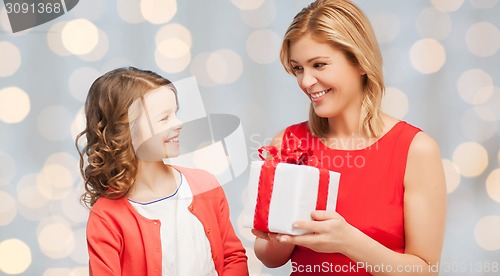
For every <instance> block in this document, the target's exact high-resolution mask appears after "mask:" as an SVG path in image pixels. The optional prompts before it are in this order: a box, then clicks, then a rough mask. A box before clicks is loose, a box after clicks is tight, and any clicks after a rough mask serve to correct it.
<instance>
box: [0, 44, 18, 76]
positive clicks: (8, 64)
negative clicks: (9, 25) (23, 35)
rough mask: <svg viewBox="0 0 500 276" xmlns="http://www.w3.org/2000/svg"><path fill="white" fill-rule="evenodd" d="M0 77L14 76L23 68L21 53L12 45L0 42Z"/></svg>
mask: <svg viewBox="0 0 500 276" xmlns="http://www.w3.org/2000/svg"><path fill="white" fill-rule="evenodd" d="M0 58H1V60H2V62H0V77H8V76H12V75H13V74H14V73H16V71H17V69H19V67H20V66H21V52H19V49H18V48H17V47H16V46H15V45H14V44H12V43H10V42H7V41H0Z"/></svg>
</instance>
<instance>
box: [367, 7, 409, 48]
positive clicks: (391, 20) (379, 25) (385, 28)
mask: <svg viewBox="0 0 500 276" xmlns="http://www.w3.org/2000/svg"><path fill="white" fill-rule="evenodd" d="M370 20H371V22H372V24H373V29H374V31H375V36H376V37H377V41H378V42H379V43H381V44H383V43H389V42H391V41H393V40H394V39H395V38H396V37H397V36H398V35H399V32H400V31H401V26H400V22H399V16H397V15H396V14H393V13H389V12H379V13H376V14H374V15H372V16H370Z"/></svg>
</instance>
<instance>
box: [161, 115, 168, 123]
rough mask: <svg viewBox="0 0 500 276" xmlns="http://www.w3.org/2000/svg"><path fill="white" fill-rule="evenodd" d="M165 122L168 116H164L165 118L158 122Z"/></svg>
mask: <svg viewBox="0 0 500 276" xmlns="http://www.w3.org/2000/svg"><path fill="white" fill-rule="evenodd" d="M166 120H168V116H165V117H163V118H161V120H160V121H162V122H164V121H166Z"/></svg>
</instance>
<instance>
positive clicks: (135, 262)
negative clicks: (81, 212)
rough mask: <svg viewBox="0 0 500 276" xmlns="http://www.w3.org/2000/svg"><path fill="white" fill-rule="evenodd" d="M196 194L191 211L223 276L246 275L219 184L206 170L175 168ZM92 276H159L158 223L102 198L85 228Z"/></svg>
mask: <svg viewBox="0 0 500 276" xmlns="http://www.w3.org/2000/svg"><path fill="white" fill-rule="evenodd" d="M175 168H176V169H178V170H179V171H180V172H182V174H183V175H184V176H185V177H186V179H187V182H188V183H189V185H190V188H191V190H192V192H193V195H194V196H193V201H192V203H191V205H190V206H189V208H188V210H189V211H190V212H191V213H192V214H193V215H195V216H196V217H197V218H198V219H199V220H200V222H201V223H202V225H203V228H204V229H205V234H206V236H207V238H208V241H209V243H210V248H211V251H212V259H213V260H214V264H215V269H216V270H217V273H218V275H219V276H222V275H230V276H239V275H248V267H247V257H246V255H245V249H244V248H243V246H242V244H241V241H240V240H239V239H238V237H237V236H236V234H235V232H234V229H233V227H232V225H231V221H230V218H229V206H228V203H227V201H226V196H225V194H224V191H223V190H222V188H221V187H220V185H219V183H218V182H217V180H216V178H215V177H214V176H213V175H212V174H210V173H208V172H206V171H203V170H198V169H188V168H182V167H175ZM87 245H88V252H89V257H90V258H89V259H90V264H89V269H90V275H96V276H102V275H106V276H107V275H122V276H126V275H130V276H137V275H148V276H155V275H157V276H161V275H162V274H161V273H162V255H161V242H160V221H159V220H150V219H147V218H145V217H143V216H141V215H140V214H139V213H138V212H137V211H136V210H135V209H134V207H133V206H132V205H131V204H130V203H129V202H128V199H127V198H126V197H123V198H121V199H118V200H112V199H107V198H103V197H101V198H99V199H98V200H97V202H96V203H95V204H94V206H92V208H91V210H90V214H89V218H88V222H87Z"/></svg>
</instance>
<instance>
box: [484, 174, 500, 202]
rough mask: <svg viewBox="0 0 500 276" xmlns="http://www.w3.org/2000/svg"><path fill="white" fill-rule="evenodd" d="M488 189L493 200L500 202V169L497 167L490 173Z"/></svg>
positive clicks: (487, 181) (487, 180) (487, 182)
mask: <svg viewBox="0 0 500 276" xmlns="http://www.w3.org/2000/svg"><path fill="white" fill-rule="evenodd" d="M486 191H487V192H488V195H489V196H490V197H491V198H492V199H493V200H495V201H496V202H498V203H500V169H496V170H494V171H492V172H491V173H490V175H488V179H486Z"/></svg>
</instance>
